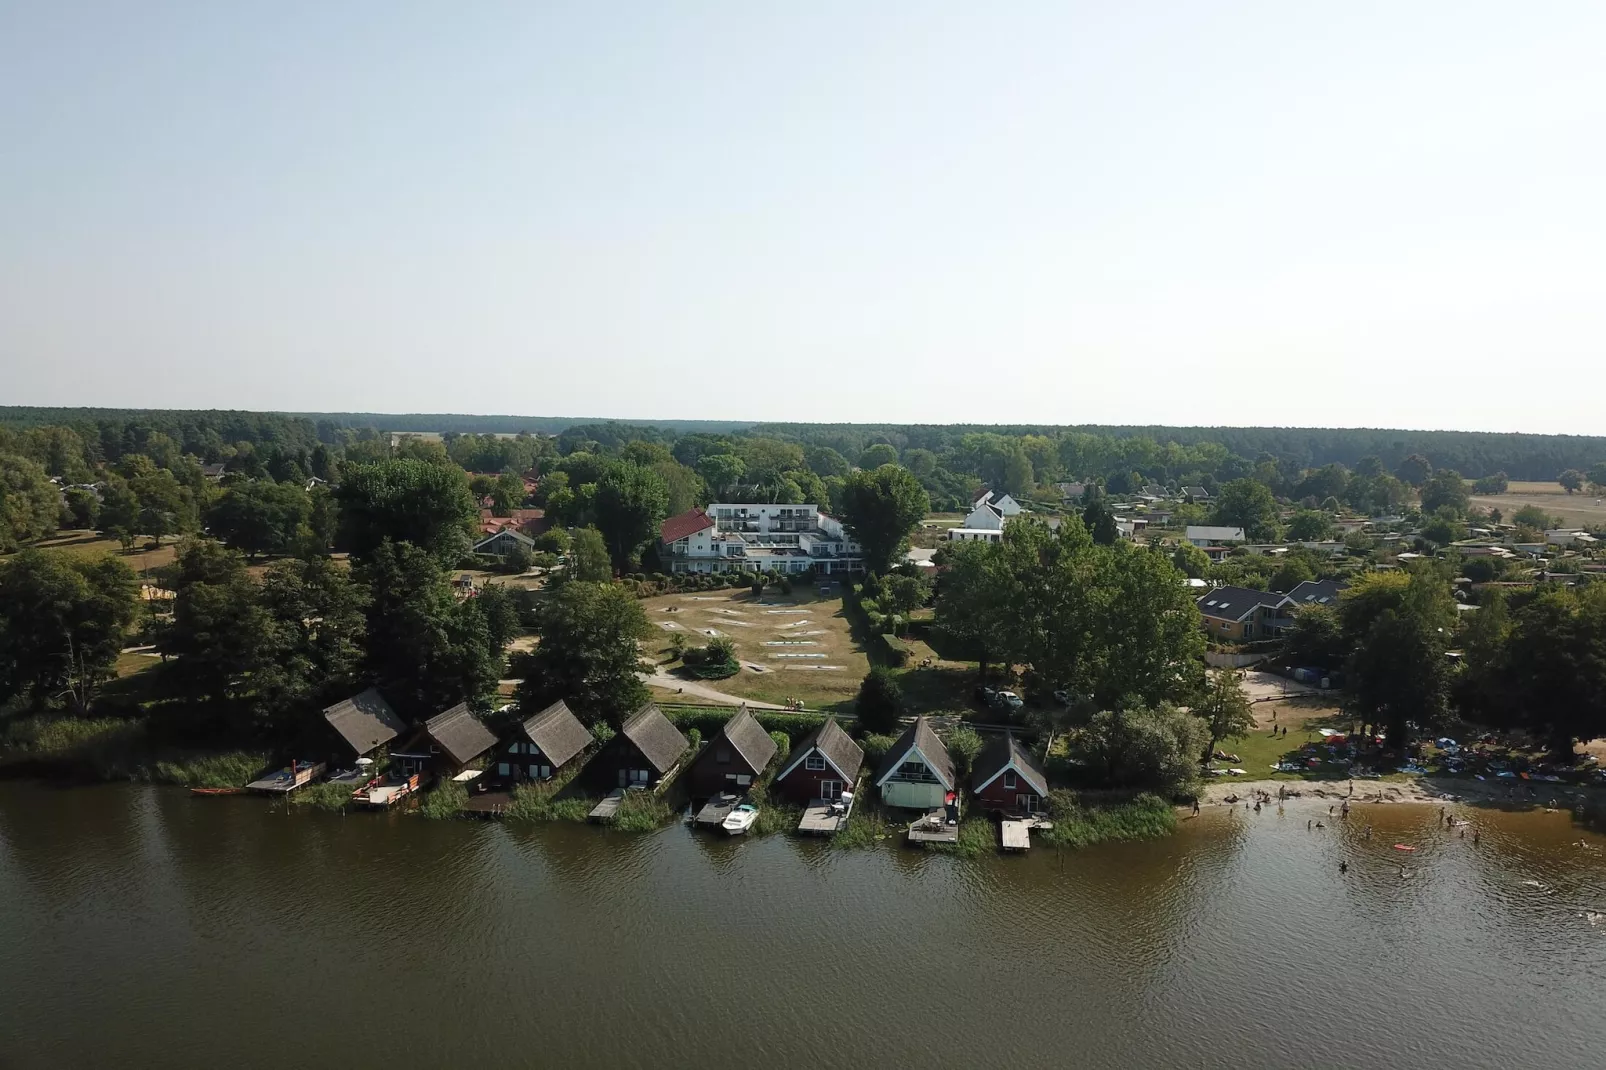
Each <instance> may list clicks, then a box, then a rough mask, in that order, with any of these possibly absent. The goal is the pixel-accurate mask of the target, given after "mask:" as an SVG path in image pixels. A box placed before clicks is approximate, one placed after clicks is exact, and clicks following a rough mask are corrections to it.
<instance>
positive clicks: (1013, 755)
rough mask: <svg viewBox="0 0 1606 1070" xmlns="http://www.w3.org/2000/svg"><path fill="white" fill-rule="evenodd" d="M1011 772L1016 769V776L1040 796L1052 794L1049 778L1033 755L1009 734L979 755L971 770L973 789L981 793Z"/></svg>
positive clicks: (995, 741)
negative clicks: (1049, 788) (1049, 787)
mask: <svg viewBox="0 0 1606 1070" xmlns="http://www.w3.org/2000/svg"><path fill="white" fill-rule="evenodd" d="M1010 769H1013V770H1015V774H1016V775H1017V776H1018V777H1020V779H1022V780H1024V781H1026V783H1028V784H1030V785H1031V786H1032V788H1033V789H1034V790H1035V791H1036V792H1037V794H1039V795H1047V794H1048V778H1047V777H1045V776H1044V775H1043V770H1042V769H1040V768H1038V765H1037V762H1035V761H1034V760H1033V759H1032V755H1031V752H1030V751H1028V750H1027V749H1026V748H1025V747H1023V746H1021V745H1020V743H1019V742H1018V741H1017V740H1016V739H1015V737H1014V735H1013V734H1011V733H1007V732H1006V733H1005V734H1004V735H1002V736H999V737H998V738H997V739H994V740H993V741H992V742H991V743H989V744H987V746H985V747H983V748H982V751H981V753H980V754H978V755H976V763H975V765H974V766H973V767H972V769H971V771H970V783H971V785H972V787H971V790H972V791H978V792H979V791H981V790H982V789H983V788H985V787H986V786H987V785H988V784H991V783H992V782H993V781H994V780H997V779H998V778H999V777H1000V776H1002V775H1003V774H1004V773H1005V772H1006V771H1007V770H1010Z"/></svg>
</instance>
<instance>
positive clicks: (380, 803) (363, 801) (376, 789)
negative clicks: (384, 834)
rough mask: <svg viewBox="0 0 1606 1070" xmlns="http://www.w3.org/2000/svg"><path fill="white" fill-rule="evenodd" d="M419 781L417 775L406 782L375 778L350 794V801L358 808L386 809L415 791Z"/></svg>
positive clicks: (386, 777)
mask: <svg viewBox="0 0 1606 1070" xmlns="http://www.w3.org/2000/svg"><path fill="white" fill-rule="evenodd" d="M419 784H420V780H419V776H418V774H417V773H414V774H413V775H412V776H410V777H408V778H407V779H406V780H403V779H401V778H400V777H392V776H383V777H375V778H374V779H373V780H371V781H369V782H368V783H366V784H364V785H363V786H362V787H360V788H358V789H357V790H356V791H354V792H352V793H351V801H352V802H354V803H356V804H357V805H358V806H375V807H381V808H382V807H386V806H391V805H394V804H395V803H398V802H401V801H402V800H403V799H405V798H407V796H409V795H411V794H412V793H413V792H415V791H417V790H418V788H419Z"/></svg>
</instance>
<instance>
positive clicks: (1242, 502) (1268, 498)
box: [1213, 479, 1277, 542]
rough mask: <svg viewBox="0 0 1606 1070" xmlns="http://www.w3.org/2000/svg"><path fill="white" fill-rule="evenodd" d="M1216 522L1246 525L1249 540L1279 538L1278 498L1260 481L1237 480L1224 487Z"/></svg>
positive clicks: (1226, 524)
mask: <svg viewBox="0 0 1606 1070" xmlns="http://www.w3.org/2000/svg"><path fill="white" fill-rule="evenodd" d="M1213 522H1214V523H1216V524H1222V525H1225V526H1228V527H1235V528H1243V529H1244V536H1245V538H1247V539H1248V540H1249V541H1250V542H1271V541H1273V540H1274V539H1276V538H1277V499H1275V498H1273V497H1272V494H1271V488H1269V487H1267V486H1266V484H1264V483H1261V482H1260V481H1258V480H1254V479H1235V480H1233V481H1232V482H1230V483H1228V484H1226V485H1225V486H1223V487H1222V488H1221V493H1220V495H1219V496H1218V497H1217V498H1216V510H1215V515H1214V518H1213Z"/></svg>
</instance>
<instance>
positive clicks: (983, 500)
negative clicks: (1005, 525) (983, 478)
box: [971, 490, 1021, 518]
mask: <svg viewBox="0 0 1606 1070" xmlns="http://www.w3.org/2000/svg"><path fill="white" fill-rule="evenodd" d="M984 504H985V505H990V506H992V507H993V509H994V510H996V511H997V513H998V515H999V516H1002V517H1005V518H1008V517H1012V516H1018V515H1019V514H1020V512H1021V507H1020V502H1017V501H1016V500H1015V499H1014V498H1011V497H1010V496H1009V495H1007V494H998V493H995V492H993V491H990V490H984V491H982V492H981V497H979V498H977V499H976V500H975V501H974V502H972V503H971V508H979V507H980V506H982V505H984Z"/></svg>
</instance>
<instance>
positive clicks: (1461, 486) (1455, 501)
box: [1422, 468, 1467, 516]
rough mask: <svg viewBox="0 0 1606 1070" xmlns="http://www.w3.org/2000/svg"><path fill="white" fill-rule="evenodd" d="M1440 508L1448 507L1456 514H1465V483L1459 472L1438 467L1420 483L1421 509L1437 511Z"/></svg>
mask: <svg viewBox="0 0 1606 1070" xmlns="http://www.w3.org/2000/svg"><path fill="white" fill-rule="evenodd" d="M1440 509H1450V510H1452V511H1453V512H1454V513H1455V515H1457V516H1465V515H1466V513H1467V484H1466V481H1465V480H1463V479H1462V478H1461V473H1460V472H1457V471H1455V470H1453V469H1449V468H1440V469H1438V470H1437V471H1435V472H1434V473H1433V475H1432V476H1430V477H1429V478H1428V481H1427V482H1426V483H1424V484H1423V485H1422V511H1423V512H1424V513H1437V512H1438V511H1439V510H1440Z"/></svg>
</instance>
